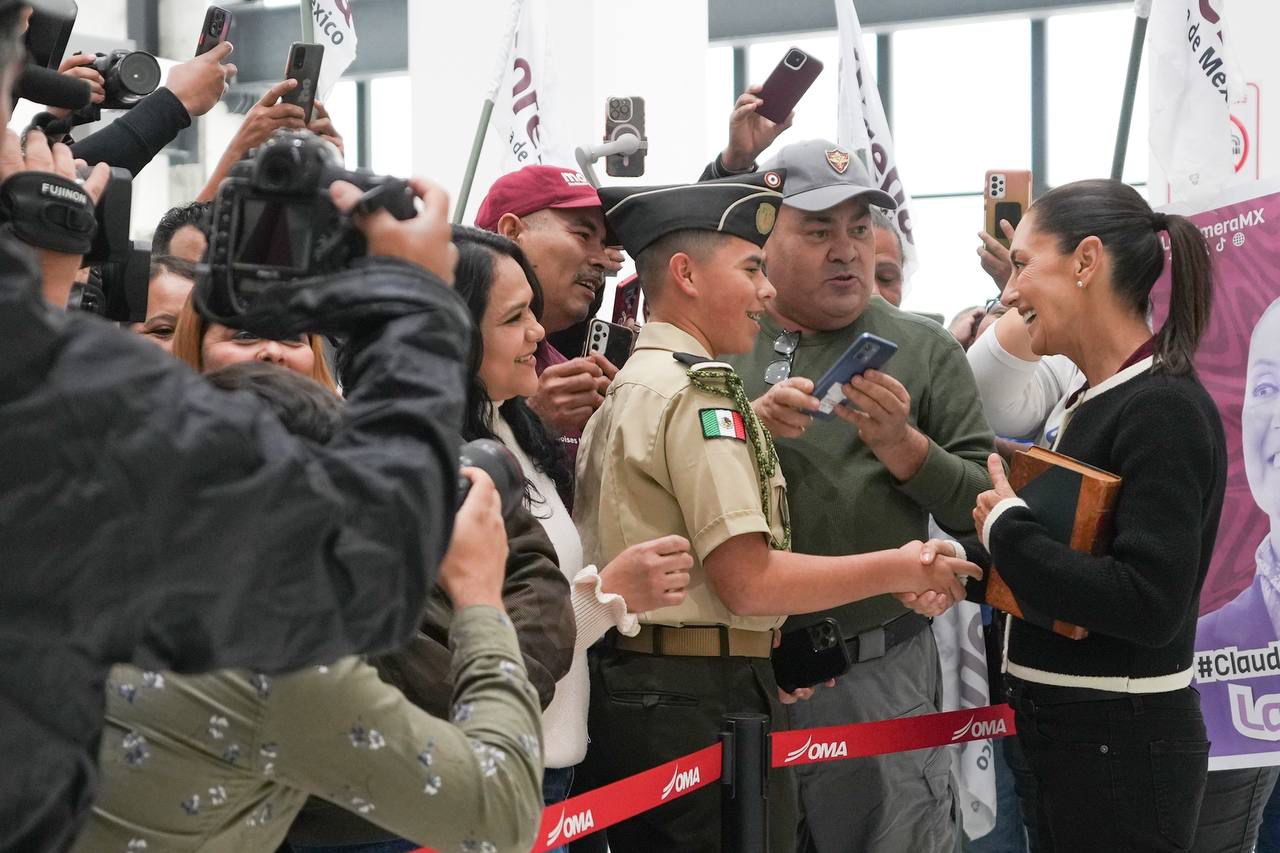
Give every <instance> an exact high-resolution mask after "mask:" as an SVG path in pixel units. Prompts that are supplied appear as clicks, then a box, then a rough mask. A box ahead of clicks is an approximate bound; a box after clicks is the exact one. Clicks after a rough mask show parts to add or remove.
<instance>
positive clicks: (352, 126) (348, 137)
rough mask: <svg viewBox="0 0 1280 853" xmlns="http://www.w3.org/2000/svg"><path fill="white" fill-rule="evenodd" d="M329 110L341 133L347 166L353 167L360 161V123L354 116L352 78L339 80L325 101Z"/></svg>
mask: <svg viewBox="0 0 1280 853" xmlns="http://www.w3.org/2000/svg"><path fill="white" fill-rule="evenodd" d="M325 108H326V109H328V110H329V118H330V119H332V120H333V126H334V127H335V128H337V130H338V133H339V134H341V135H342V144H343V147H344V149H345V151H346V161H347V168H348V169H354V168H355V167H356V165H357V164H358V163H359V162H360V152H359V150H358V149H359V145H360V133H359V129H360V123H359V122H358V121H357V117H356V83H355V81H354V80H339V81H338V84H337V85H336V86H334V87H333V91H332V92H330V93H329V100H327V101H325Z"/></svg>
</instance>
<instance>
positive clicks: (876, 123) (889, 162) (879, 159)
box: [835, 0, 917, 276]
mask: <svg viewBox="0 0 1280 853" xmlns="http://www.w3.org/2000/svg"><path fill="white" fill-rule="evenodd" d="M835 4H836V25H837V27H838V38H839V39H840V94H839V114H838V116H839V117H838V124H837V125H836V142H837V143H838V144H839V145H841V146H842V147H844V148H847V149H849V150H850V151H857V152H858V153H859V154H860V156H861V157H862V160H863V162H864V163H865V164H866V165H867V169H868V171H870V172H871V176H872V177H873V178H874V179H875V180H877V181H879V183H880V189H882V190H884V191H885V192H887V193H888V194H889V195H891V196H893V197H894V198H895V199H897V201H898V209H897V211H890V212H889V215H890V216H891V217H892V218H893V220H894V222H895V224H896V225H897V226H898V232H899V233H900V234H901V235H902V249H903V255H904V257H903V259H902V266H903V272H904V274H905V275H906V276H910V275H911V273H912V272H913V271H914V270H915V268H916V265H917V256H916V240H915V235H914V234H913V233H912V230H911V197H910V196H909V195H907V191H906V188H905V187H904V186H903V185H902V177H901V175H900V174H899V173H898V161H897V158H896V157H895V156H894V153H893V136H892V135H891V134H890V133H889V121H888V119H886V118H885V115H884V105H883V104H881V103H880V91H879V90H878V89H876V81H875V78H874V77H873V76H872V74H871V69H870V68H869V67H867V66H865V65H864V64H863V62H862V58H863V57H864V56H865V55H866V53H865V52H864V51H863V49H862V27H861V25H859V23H858V12H857V10H856V9H854V8H853V0H835Z"/></svg>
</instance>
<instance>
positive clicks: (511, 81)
mask: <svg viewBox="0 0 1280 853" xmlns="http://www.w3.org/2000/svg"><path fill="white" fill-rule="evenodd" d="M512 11H513V15H512V17H513V21H514V28H513V32H512V33H511V34H510V35H509V37H508V40H507V45H508V51H507V52H506V57H505V59H504V60H503V62H502V65H501V70H500V77H498V78H496V85H495V86H494V87H493V91H492V94H491V97H492V99H493V116H492V119H491V121H490V125H489V126H490V127H491V128H493V131H494V133H496V134H497V136H498V141H499V143H500V144H501V146H502V149H501V150H502V171H503V173H506V172H513V171H515V170H516V169H519V168H521V167H523V166H528V165H530V164H532V163H548V164H555V165H565V164H568V163H572V162H573V160H572V158H571V157H570V156H569V154H568V152H567V151H562V150H560V148H559V147H557V144H558V143H559V140H557V139H556V137H555V135H554V132H553V128H552V125H553V124H554V122H553V121H551V120H550V118H551V116H552V115H553V112H552V108H554V98H553V97H550V96H549V92H550V91H551V88H552V86H553V85H554V80H553V78H552V76H551V75H552V71H551V61H550V58H549V57H548V50H547V42H548V37H547V32H548V31H547V23H548V16H549V12H550V8H549V6H548V3H547V0H513V9H512Z"/></svg>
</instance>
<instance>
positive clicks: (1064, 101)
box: [1047, 8, 1149, 186]
mask: <svg viewBox="0 0 1280 853" xmlns="http://www.w3.org/2000/svg"><path fill="white" fill-rule="evenodd" d="M1047 29H1048V33H1047V38H1048V48H1047V54H1048V56H1047V67H1048V80H1049V98H1048V101H1049V103H1048V111H1049V139H1048V151H1049V174H1048V175H1047V178H1048V183H1049V185H1050V186H1057V185H1059V184H1065V183H1069V182H1071V181H1079V180H1083V179H1085V178H1105V177H1109V176H1110V175H1111V159H1112V156H1113V154H1114V152H1115V144H1116V131H1117V129H1118V128H1119V126H1120V102H1121V100H1122V99H1123V96H1124V83H1125V75H1126V73H1127V72H1128V68H1129V44H1130V41H1131V39H1132V37H1133V11H1132V10H1131V9H1129V8H1123V9H1115V10H1109V11H1103V12H1089V13H1085V14H1075V15H1055V16H1054V17H1052V18H1050V19H1049V22H1048V27H1047ZM1082 45H1088V50H1087V52H1086V51H1083V50H1082V48H1081V46H1082ZM1148 64H1149V63H1148V62H1145V61H1144V62H1143V63H1142V67H1141V70H1140V71H1139V73H1138V86H1137V89H1136V91H1135V93H1134V104H1133V118H1134V120H1133V123H1132V124H1131V125H1130V129H1129V148H1128V153H1127V155H1126V157H1125V162H1124V179H1125V180H1126V181H1128V182H1130V183H1145V182H1146V180H1147V115H1148V108H1147V65H1148Z"/></svg>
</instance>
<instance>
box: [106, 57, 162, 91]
mask: <svg viewBox="0 0 1280 853" xmlns="http://www.w3.org/2000/svg"><path fill="white" fill-rule="evenodd" d="M116 74H117V75H118V76H119V79H120V85H121V86H122V87H123V88H124V89H125V91H127V92H129V93H130V94H132V95H150V94H151V93H152V92H154V91H155V90H156V87H157V86H159V85H160V63H159V62H156V59H155V57H154V56H152V55H151V54H149V53H142V52H141V51H138V52H136V53H130V54H129V55H127V56H125V57H124V58H122V59H121V60H120V64H119V65H118V66H116Z"/></svg>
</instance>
